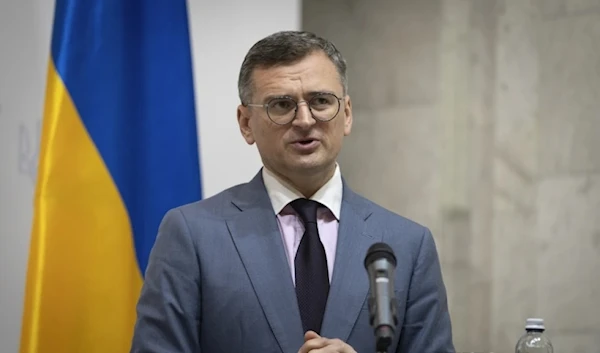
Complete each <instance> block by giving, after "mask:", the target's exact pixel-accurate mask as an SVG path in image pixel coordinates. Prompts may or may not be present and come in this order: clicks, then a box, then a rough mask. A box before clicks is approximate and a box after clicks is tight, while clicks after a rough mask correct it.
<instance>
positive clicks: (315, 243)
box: [291, 199, 329, 333]
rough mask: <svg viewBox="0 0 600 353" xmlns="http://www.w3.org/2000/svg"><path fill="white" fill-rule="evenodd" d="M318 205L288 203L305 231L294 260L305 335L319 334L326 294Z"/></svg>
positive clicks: (303, 201)
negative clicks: (307, 333) (312, 332)
mask: <svg viewBox="0 0 600 353" xmlns="http://www.w3.org/2000/svg"><path fill="white" fill-rule="evenodd" d="M319 205H320V204H319V203H318V202H316V201H312V200H307V199H297V200H295V201H292V203H291V206H292V208H294V210H296V212H297V213H298V215H299V216H300V218H301V219H302V222H303V223H304V228H305V230H304V235H303V236H302V240H301V241H300V246H299V247H298V252H297V253H296V258H295V259H294V265H295V271H296V296H297V298H298V307H299V309H300V317H301V318H302V326H303V328H304V332H306V331H308V330H313V331H315V332H316V333H320V330H321V323H322V321H323V314H324V313H325V305H326V304H327V296H328V294H329V273H328V270H327V257H326V255H325V248H324V247H323V243H321V238H319V230H318V228H317V208H318V207H319Z"/></svg>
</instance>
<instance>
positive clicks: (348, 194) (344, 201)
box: [231, 168, 372, 220]
mask: <svg viewBox="0 0 600 353" xmlns="http://www.w3.org/2000/svg"><path fill="white" fill-rule="evenodd" d="M339 180H340V182H341V185H342V193H341V194H342V195H341V203H340V210H339V211H338V212H339V215H338V216H336V217H337V218H338V220H341V219H342V217H343V210H342V209H343V207H344V205H346V206H347V207H350V208H352V209H353V210H354V212H356V213H357V216H358V217H359V218H361V219H362V220H366V219H367V218H368V217H369V216H370V215H371V213H372V204H371V203H370V202H369V201H367V200H366V199H365V198H363V197H361V196H360V195H358V194H356V193H355V192H354V191H353V190H352V189H351V188H350V186H349V185H348V183H347V182H346V179H345V178H344V177H343V176H342V175H341V173H340V176H339ZM315 195H316V194H315ZM231 203H232V204H233V205H234V206H235V207H236V208H237V209H238V210H240V211H244V210H247V209H249V208H253V207H258V208H269V209H271V211H275V210H276V209H277V208H276V207H275V206H274V205H273V202H272V201H271V198H270V197H269V193H268V191H267V188H266V186H265V182H264V177H263V172H262V168H261V170H260V171H259V172H258V173H256V174H255V175H254V177H253V178H252V179H251V180H250V181H249V182H248V183H246V184H243V185H240V186H239V187H237V188H235V189H234V191H233V194H232V198H231ZM328 207H329V206H328ZM332 207H334V206H333V204H332ZM334 208H335V207H334ZM275 212H276V211H275ZM332 212H333V211H332ZM271 213H272V214H273V215H275V214H276V213H278V212H276V213H273V212H271ZM334 214H335V213H334Z"/></svg>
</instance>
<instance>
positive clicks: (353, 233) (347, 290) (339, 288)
mask: <svg viewBox="0 0 600 353" xmlns="http://www.w3.org/2000/svg"><path fill="white" fill-rule="evenodd" d="M370 215H371V212H370V208H369V207H368V204H367V203H366V202H365V201H364V200H363V199H362V198H360V197H359V196H357V195H356V194H354V192H353V191H351V190H350V189H349V188H348V187H347V186H346V184H345V182H344V196H343V199H342V212H341V216H340V226H339V231H338V243H337V249H336V255H335V263H334V268H333V279H332V281H331V288H330V291H329V298H328V299H327V307H326V309H325V317H324V318H323V329H322V335H323V336H324V337H330V338H339V339H341V340H343V341H347V340H348V337H349V336H350V331H351V330H352V327H353V326H354V324H355V323H356V320H357V319H358V315H359V314H360V311H361V308H362V306H363V304H364V302H365V299H366V297H367V294H368V292H369V279H368V275H367V272H366V270H365V268H364V265H363V259H364V257H365V255H366V253H367V250H368V249H369V246H371V244H373V243H375V242H377V241H379V240H378V239H376V238H375V237H373V236H372V235H371V234H369V233H368V232H367V230H366V220H367V218H368V217H369V216H370Z"/></svg>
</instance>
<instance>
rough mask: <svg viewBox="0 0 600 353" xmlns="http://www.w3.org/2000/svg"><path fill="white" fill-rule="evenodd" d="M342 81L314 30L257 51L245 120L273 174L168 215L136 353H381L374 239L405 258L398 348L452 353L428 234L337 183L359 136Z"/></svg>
mask: <svg viewBox="0 0 600 353" xmlns="http://www.w3.org/2000/svg"><path fill="white" fill-rule="evenodd" d="M346 86H347V85H346V64H345V61H344V59H343V58H342V55H341V54H340V53H339V52H338V51H337V49H336V48H335V47H334V46H333V45H332V44H331V43H329V42H328V41H326V40H325V39H322V38H319V37H317V36H315V35H313V34H311V33H307V32H280V33H275V34H273V35H271V36H269V37H267V38H264V39H262V40H261V41H259V42H257V43H256V44H255V45H254V46H253V47H252V48H251V49H250V51H249V52H248V54H247V55H246V57H245V60H244V62H243V64H242V67H241V72H240V77H239V87H238V88H239V94H240V99H241V101H242V103H241V104H240V106H239V107H238V109H237V118H238V123H239V127H240V132H241V134H242V136H243V138H244V139H245V140H246V142H247V143H248V144H256V145H257V147H258V151H259V153H260V156H261V159H262V162H263V164H264V168H262V169H261V170H260V171H259V172H258V174H257V175H256V176H255V177H254V178H253V179H252V180H251V181H250V182H249V183H247V184H243V185H238V186H235V187H232V188H230V189H228V190H225V191H223V192H221V193H219V194H217V195H215V196H213V197H211V198H208V199H205V200H202V201H200V202H197V203H194V204H190V205H185V206H182V207H179V208H177V209H174V210H171V211H169V212H168V213H167V214H166V216H165V218H164V220H163V222H162V224H161V226H160V229H159V233H158V237H157V240H156V243H155V246H154V248H153V250H152V253H151V255H150V261H149V265H148V269H147V271H146V274H145V283H144V287H143V290H142V293H141V297H140V299H139V303H138V306H137V312H138V320H137V323H136V327H135V334H134V337H133V343H132V352H139V353H142V352H143V353H154V352H156V353H159V352H160V353H163V352H170V353H175V352H202V353H217V352H223V353H242V352H248V353H259V352H261V353H262V352H283V353H296V352H301V353H309V352H310V353H334V352H337V353H354V352H360V353H367V352H375V337H374V331H373V329H372V327H371V326H370V324H369V312H368V302H367V294H368V291H369V283H368V276H367V273H366V270H365V268H364V265H363V259H364V257H365V254H366V252H367V249H368V248H369V246H371V245H372V244H373V243H376V242H385V243H387V244H389V245H390V247H391V248H392V249H393V250H394V252H395V254H396V257H397V259H398V264H397V267H396V272H395V278H394V280H395V283H394V285H395V288H394V290H395V296H396V299H397V301H398V308H399V310H398V316H399V317H398V323H399V324H398V333H397V335H396V337H395V339H394V341H393V342H392V346H391V347H390V350H389V351H390V352H402V353H438V352H452V351H454V348H453V343H452V333H451V324H450V317H449V314H448V308H447V300H446V292H445V287H444V283H443V281H442V275H441V271H440V264H439V261H438V255H437V251H436V247H435V244H434V241H433V238H432V235H431V233H430V232H429V230H428V229H427V228H425V227H423V226H421V225H418V224H416V223H414V222H412V221H409V220H407V219H405V218H403V217H401V216H398V215H396V214H393V213H392V212H389V211H387V210H385V209H383V208H381V207H379V206H377V205H375V204H374V203H372V202H370V201H368V200H367V199H365V198H363V197H361V196H359V195H357V194H356V193H354V192H353V191H352V190H351V189H350V188H349V186H348V185H347V184H346V183H345V181H344V180H343V179H342V177H341V175H340V169H339V167H338V165H337V163H336V158H337V156H338V153H339V152H340V149H341V147H342V140H343V138H344V136H347V135H349V134H350V131H351V129H352V104H351V100H350V97H349V96H348V94H347V87H346ZM309 199H310V200H309Z"/></svg>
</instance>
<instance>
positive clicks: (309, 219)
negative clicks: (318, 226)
mask: <svg viewBox="0 0 600 353" xmlns="http://www.w3.org/2000/svg"><path fill="white" fill-rule="evenodd" d="M290 205H291V206H292V208H293V209H294V210H295V211H296V212H297V213H298V216H300V218H301V219H302V222H304V224H307V223H317V208H319V206H320V203H318V202H317V201H313V200H309V199H296V200H294V201H292V202H291V203H290Z"/></svg>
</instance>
